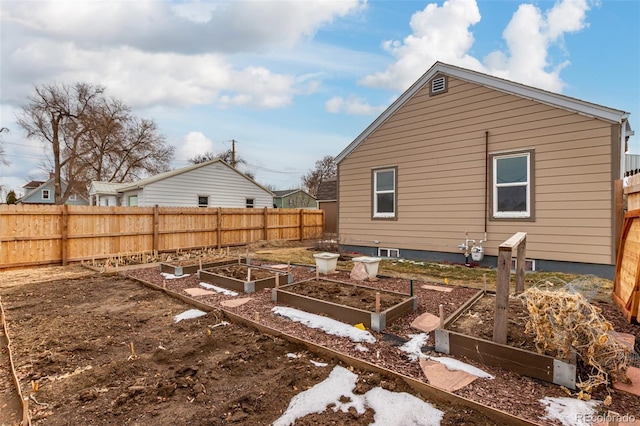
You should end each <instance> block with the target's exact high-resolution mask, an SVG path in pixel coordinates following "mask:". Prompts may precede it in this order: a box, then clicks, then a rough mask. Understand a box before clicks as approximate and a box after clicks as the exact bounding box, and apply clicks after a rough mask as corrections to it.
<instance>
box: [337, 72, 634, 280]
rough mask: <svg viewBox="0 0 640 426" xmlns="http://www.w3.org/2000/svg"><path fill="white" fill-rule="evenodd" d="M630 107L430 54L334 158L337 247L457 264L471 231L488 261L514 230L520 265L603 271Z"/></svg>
mask: <svg viewBox="0 0 640 426" xmlns="http://www.w3.org/2000/svg"><path fill="white" fill-rule="evenodd" d="M594 83H595V81H594ZM628 116H629V114H628V113H626V112H624V111H620V110H616V109H612V108H607V107H604V106H600V105H596V104H592V103H589V102H585V101H582V100H579V99H575V98H570V97H567V96H563V95H559V94H555V93H551V92H547V91H544V90H541V89H537V88H535V87H530V86H525V85H523V84H519V83H515V82H512V81H507V80H503V79H501V78H497V77H493V76H490V75H486V74H482V73H478V72H475V71H470V70H467V69H463V68H459V67H455V66H451V65H447V64H443V63H440V62H438V63H436V64H434V65H433V67H431V68H430V69H429V70H428V71H427V72H426V73H425V74H424V75H423V76H422V77H421V78H420V79H419V80H418V81H417V82H416V83H415V84H413V85H412V86H411V87H410V88H409V89H408V90H407V91H406V92H405V93H403V94H402V95H401V96H400V97H399V98H398V99H397V100H396V101H395V102H394V103H393V104H392V105H391V106H390V107H389V108H387V110H386V111H384V112H383V113H382V115H380V116H379V117H378V118H377V119H376V120H375V121H374V122H373V123H372V124H371V125H370V126H369V127H367V128H366V129H365V130H364V132H363V133H361V134H360V135H359V136H358V137H357V138H356V139H355V140H354V141H353V142H352V143H351V144H350V145H349V146H347V147H346V148H345V149H344V150H343V151H342V152H341V153H340V154H339V155H338V156H337V157H336V162H337V163H338V203H339V205H338V216H339V220H338V233H339V238H340V244H341V247H342V248H343V249H345V250H347V251H355V252H360V253H365V254H370V255H379V256H401V257H407V258H414V259H424V260H434V261H445V262H447V261H448V262H454V263H464V260H465V259H464V255H463V251H462V249H460V245H461V244H464V243H465V233H467V232H468V235H469V238H470V239H474V240H476V242H478V243H479V242H480V240H481V239H482V240H484V239H488V241H486V242H483V244H482V245H483V248H484V250H485V256H484V259H483V260H482V262H481V264H482V265H484V266H495V265H496V263H497V255H498V246H499V245H500V244H501V243H502V242H504V241H505V240H507V239H508V238H509V237H510V236H512V235H513V234H514V233H516V232H519V231H522V232H526V233H527V240H526V254H527V258H528V259H529V261H528V262H527V263H528V266H530V267H534V268H535V269H537V270H553V271H565V272H579V273H593V274H597V275H600V276H606V277H609V278H611V277H612V276H613V273H614V266H615V262H616V249H617V245H616V244H617V243H616V241H617V239H618V238H619V235H618V233H619V231H616V230H619V229H620V227H621V219H622V212H621V208H619V207H618V208H616V205H615V202H614V199H615V198H616V196H617V195H618V193H619V192H620V191H618V190H616V189H615V188H616V187H618V185H619V182H616V181H617V180H619V179H622V175H623V173H624V150H625V144H626V142H627V139H628V137H629V136H631V135H633V132H632V131H631V128H630V127H629V123H628V121H627V119H628ZM614 195H615V196H614ZM620 204H621V203H620ZM485 235H486V237H485Z"/></svg>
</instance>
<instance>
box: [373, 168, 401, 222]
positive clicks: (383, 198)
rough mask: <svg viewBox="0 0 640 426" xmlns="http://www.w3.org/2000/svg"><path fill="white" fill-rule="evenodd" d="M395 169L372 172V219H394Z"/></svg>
mask: <svg viewBox="0 0 640 426" xmlns="http://www.w3.org/2000/svg"><path fill="white" fill-rule="evenodd" d="M396 201H397V200H396V168H393V169H380V170H374V171H373V218H374V219H395V218H396Z"/></svg>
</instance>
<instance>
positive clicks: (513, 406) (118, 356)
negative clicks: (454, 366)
mask: <svg viewBox="0 0 640 426" xmlns="http://www.w3.org/2000/svg"><path fill="white" fill-rule="evenodd" d="M252 263H253V262H252ZM258 263H260V262H256V264H258ZM291 269H292V272H293V273H294V276H295V281H302V280H309V279H313V278H315V271H313V269H310V268H305V267H301V266H296V265H292V268H291ZM125 275H126V276H125ZM128 277H131V278H128ZM134 279H137V280H143V281H145V282H147V283H151V284H155V285H157V286H158V287H162V286H163V285H165V286H166V287H167V288H168V289H170V290H172V291H175V292H178V293H181V294H185V295H186V294H187V293H186V292H185V289H188V288H193V287H198V284H199V280H198V279H197V276H196V275H193V274H192V275H190V276H185V277H183V278H180V279H175V280H167V279H165V278H164V277H163V276H162V275H161V274H160V273H159V269H158V267H157V265H155V266H153V265H149V266H148V267H144V268H141V269H133V270H130V271H121V272H120V275H116V276H107V275H104V274H100V273H96V272H93V271H88V270H87V269H84V268H81V267H78V266H73V267H67V268H61V267H54V268H38V269H30V270H24V271H12V272H11V273H1V274H0V296H1V297H2V304H3V306H4V307H5V310H6V313H7V321H8V322H9V325H10V334H11V337H12V346H13V351H14V356H15V359H16V363H17V371H18V375H19V378H20V381H21V383H22V390H23V392H24V394H25V395H31V400H30V405H29V406H30V409H31V414H32V416H33V419H34V424H36V425H40V424H42V425H62V424H64V425H67V424H91V425H103V424H104V425H107V424H109V425H111V424H118V425H120V424H122V425H147V424H171V425H182V424H185V425H186V424H190V425H192V424H211V425H225V424H242V425H245V424H246V425H254V424H255V425H257V424H270V423H271V422H273V421H274V420H275V419H277V418H278V417H279V416H280V415H281V414H282V413H283V412H284V410H286V408H287V405H288V403H289V401H290V400H291V398H292V397H293V396H294V395H296V394H298V393H300V392H301V391H303V390H305V389H307V388H309V387H310V386H313V385H314V384H316V383H318V382H320V381H322V380H323V379H324V378H326V377H327V375H328V374H329V372H330V371H331V368H332V367H333V366H335V365H336V364H337V363H338V362H337V361H336V360H333V359H323V358H321V357H318V356H316V355H314V354H312V353H310V352H308V351H307V350H305V349H304V348H302V347H300V346H296V345H294V344H292V343H289V342H288V341H286V340H283V339H281V338H277V337H273V336H270V335H266V334H263V333H260V332H257V331H256V330H254V329H252V328H246V327H243V326H240V325H238V324H228V325H221V324H222V323H223V321H225V320H226V319H227V318H225V317H224V315H223V314H222V313H221V312H220V311H218V310H214V311H213V312H211V313H209V314H207V315H206V316H203V317H199V318H196V319H192V320H185V321H181V322H178V323H175V322H174V319H173V318H174V316H175V315H177V314H179V313H181V312H184V311H186V310H187V309H191V308H192V307H191V306H190V305H187V304H185V303H183V302H179V301H176V300H175V299H173V298H170V297H169V296H167V295H165V294H164V293H162V292H160V291H155V290H153V289H150V288H148V287H145V286H142V285H141V284H140V283H139V282H136V281H135V280H134ZM331 279H332V280H336V281H341V282H347V283H354V284H355V283H359V284H364V285H367V286H371V287H374V288H379V289H381V290H389V291H395V292H399V293H405V294H406V293H408V292H409V289H410V288H411V287H410V286H411V285H414V290H415V294H416V295H417V296H418V310H417V311H416V312H414V313H412V314H409V315H406V316H404V317H402V318H400V319H398V320H397V321H395V322H394V323H393V324H392V326H391V327H390V328H389V330H388V332H385V333H375V337H376V339H377V342H376V343H375V344H370V345H365V346H367V348H366V351H361V349H358V348H357V346H358V345H354V344H353V342H351V341H349V339H346V338H336V337H334V336H328V335H326V334H325V333H323V332H322V331H317V330H311V329H309V328H308V327H306V326H304V325H301V324H298V323H292V322H291V321H289V320H287V319H285V318H282V317H278V316H276V315H273V313H272V312H271V308H272V307H273V306H274V304H273V303H272V301H271V291H270V289H266V290H264V291H261V292H257V293H252V294H244V295H240V296H238V297H239V298H247V299H250V300H249V301H248V302H247V303H246V304H243V305H239V306H235V307H230V308H227V309H228V310H229V311H230V312H233V313H234V314H236V315H240V316H243V317H245V318H250V319H252V320H255V321H257V322H259V323H260V324H262V325H266V326H269V327H272V328H275V329H278V330H282V331H283V332H286V333H288V334H291V335H294V336H299V337H302V338H305V339H306V340H309V341H311V342H314V343H316V344H320V345H324V346H326V347H328V348H331V349H334V350H337V351H340V352H342V353H345V354H348V355H351V356H354V357H357V358H359V359H362V360H364V361H368V362H370V363H373V364H376V365H380V366H382V367H385V368H388V369H390V370H394V371H398V372H400V373H402V374H404V375H405V376H408V377H412V378H415V379H418V380H422V381H424V380H425V379H424V376H423V373H422V371H421V370H420V368H419V367H418V366H417V365H416V364H417V363H415V362H414V363H411V362H409V361H408V360H407V357H406V354H405V353H403V352H401V351H399V350H398V346H399V345H401V344H402V343H404V342H405V341H407V340H408V339H409V338H410V336H411V334H413V333H417V332H419V331H418V330H416V329H413V328H412V327H411V326H410V324H411V322H412V321H413V320H414V319H415V318H416V317H417V316H418V315H420V314H422V313H424V312H431V313H435V314H437V313H438V309H439V306H440V305H442V306H443V309H444V313H445V316H449V315H451V314H452V313H453V312H454V311H455V310H456V309H457V308H458V307H460V306H461V305H462V304H463V303H464V302H465V301H467V300H468V299H469V298H470V297H471V296H473V295H474V294H475V293H476V292H477V291H478V290H477V289H472V288H464V287H459V286H448V287H449V288H448V289H447V290H450V291H448V292H443V291H439V290H434V289H433V288H432V286H433V285H435V284H438V283H434V282H429V281H428V280H425V281H420V280H419V277H413V276H412V279H408V278H402V277H393V278H391V277H385V278H384V279H380V280H378V281H373V282H365V283H362V282H356V281H355V280H351V279H350V278H349V272H348V271H344V270H343V271H339V272H338V273H337V274H336V275H333V276H331ZM414 281H415V282H414ZM440 284H441V283H440ZM230 299H232V298H231V297H230V296H226V295H222V294H220V293H215V294H209V295H203V296H200V297H198V301H199V302H202V303H206V304H208V305H211V306H214V307H217V306H220V304H221V303H222V302H223V301H227V300H230ZM513 303H515V304H513ZM513 303H512V305H511V306H512V308H511V309H512V311H511V312H513V315H511V314H510V318H511V319H512V321H511V322H510V331H509V336H510V344H513V345H515V346H519V347H523V348H527V345H529V346H530V347H533V346H532V338H531V336H527V335H524V334H522V333H521V330H523V329H524V327H523V326H522V327H521V324H522V323H521V322H520V321H519V320H520V319H523V318H524V315H525V312H524V309H522V306H521V304H520V303H519V302H513ZM598 303H599V306H600V307H601V308H602V309H603V312H604V313H605V316H606V317H607V319H609V320H610V321H611V322H612V323H613V324H614V329H615V330H616V331H621V332H629V333H632V334H635V335H638V334H640V326H638V325H637V324H628V323H626V321H625V320H624V318H622V315H621V314H620V313H619V311H618V310H617V308H616V307H615V306H614V305H613V304H611V303H607V302H603V301H601V300H600V301H599V302H598ZM464 321H467V322H466V325H464ZM457 324H458V325H457V326H458V327H462V328H460V329H458V330H457V331H463V332H465V334H472V335H479V336H480V337H482V336H483V333H485V334H487V336H485V337H489V338H490V336H491V334H492V325H493V304H492V303H490V301H487V298H485V299H482V300H481V301H480V302H479V303H478V304H476V306H475V307H474V310H472V311H470V312H469V313H467V314H465V315H463V316H462V317H461V319H460V321H459V322H458V323H457ZM518 333H520V334H518ZM433 344H434V342H433V340H432V338H430V340H429V341H428V342H427V346H426V347H425V348H423V351H427V353H428V354H434V355H436V356H438V355H440V354H435V353H433V352H429V351H430V349H432V348H433V346H432V345H433ZM5 352H6V351H5ZM2 353H3V348H2V347H1V346H0V354H2ZM291 354H295V355H296V356H295V357H293V356H291ZM311 360H313V361H320V362H324V363H327V364H328V365H327V367H323V368H318V367H316V366H315V365H314V364H312V363H311V362H310V361H311ZM3 363H4V360H3V362H2V363H0V424H2V425H4V424H7V425H14V424H16V423H15V418H16V416H15V414H14V416H13V417H11V415H10V414H11V410H10V408H11V405H10V404H11V400H10V398H9V394H10V393H11V392H10V389H11V383H10V380H9V378H8V375H7V374H4V373H5V372H7V370H6V369H3V368H4V365H3ZM476 366H477V367H479V368H482V369H483V370H485V371H487V372H489V373H490V374H493V375H494V376H495V380H486V379H480V380H476V382H474V383H472V384H471V385H469V386H467V387H466V388H463V389H461V390H459V391H457V392H456V394H457V395H459V396H462V397H465V398H468V399H471V400H474V401H477V402H480V403H482V404H485V405H488V406H491V407H494V408H496V409H499V410H502V411H506V412H508V413H511V414H513V415H516V416H519V417H522V418H525V419H528V420H531V421H535V422H540V423H548V422H545V421H544V420H541V417H542V416H543V415H544V410H543V408H542V407H541V406H540V404H539V403H538V400H539V399H541V398H542V397H544V396H555V397H560V396H567V395H566V394H565V393H564V392H563V391H562V390H561V389H560V388H559V387H558V386H555V385H550V384H546V383H542V382H538V381H535V380H533V379H529V378H527V377H523V376H519V375H516V374H513V373H509V372H506V371H504V370H501V369H499V368H491V367H486V366H483V365H476ZM355 371H356V372H357V373H358V374H359V376H360V379H359V384H358V392H362V393H364V392H366V391H367V390H369V389H370V388H371V387H373V386H382V387H383V388H385V389H389V390H393V391H397V392H399V391H402V392H408V393H411V394H414V395H416V394H415V392H414V391H412V390H411V389H409V388H408V387H407V385H406V384H405V383H404V382H402V381H397V380H393V379H392V378H390V377H383V376H380V375H379V374H372V373H366V372H362V371H358V370H355ZM36 383H37V386H38V390H37V392H34V393H31V391H32V389H33V386H34V385H35V384H36ZM514 389H517V390H518V398H513V392H514ZM606 394H607V391H603V392H601V393H600V394H596V395H594V397H596V398H598V399H603V398H604V396H606ZM612 396H613V405H612V407H611V408H612V409H613V410H614V411H618V412H620V413H628V414H632V415H636V416H638V415H639V414H640V398H637V397H633V396H629V395H628V394H624V393H621V392H615V391H614V392H612ZM423 399H424V398H423ZM5 404H6V405H5ZM14 404H15V401H14ZM434 405H435V406H436V407H437V408H439V409H441V410H443V411H445V412H446V413H447V414H446V417H445V421H444V422H443V424H487V425H488V424H495V422H494V421H491V420H489V419H487V418H486V417H484V416H483V415H481V414H480V413H479V412H475V411H473V410H470V409H468V408H463V407H460V406H455V405H450V404H445V405H443V404H442V403H434ZM372 419H373V413H372V412H371V410H368V411H367V412H366V413H365V414H364V415H357V413H355V412H349V413H340V412H338V413H334V412H333V411H332V410H328V411H326V412H324V413H321V414H314V415H310V416H307V417H305V418H304V419H299V421H298V422H297V423H296V424H298V425H325V424H336V425H352V424H353V425H360V424H362V425H364V424H370V423H371V422H372Z"/></svg>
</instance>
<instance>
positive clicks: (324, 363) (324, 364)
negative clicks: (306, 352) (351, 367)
mask: <svg viewBox="0 0 640 426" xmlns="http://www.w3.org/2000/svg"><path fill="white" fill-rule="evenodd" d="M310 361H311V364H313V365H315V366H316V367H326V366H327V365H329V364H327V363H326V362H318V361H314V360H310Z"/></svg>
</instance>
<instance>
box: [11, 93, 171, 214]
mask: <svg viewBox="0 0 640 426" xmlns="http://www.w3.org/2000/svg"><path fill="white" fill-rule="evenodd" d="M104 91H105V89H104V87H102V86H94V85H91V84H87V83H74V84H73V85H66V84H44V85H41V86H36V87H35V94H34V95H33V96H31V97H29V98H28V99H29V103H28V104H27V105H24V106H23V107H22V112H21V113H20V114H19V115H18V124H19V125H20V127H22V128H23V129H24V131H25V133H26V135H27V137H28V138H34V139H39V140H41V141H42V142H44V143H45V144H46V145H50V147H51V152H50V154H51V155H50V157H49V158H48V161H49V164H47V169H48V170H53V174H54V183H55V200H56V203H57V204H63V203H64V202H65V201H66V200H67V199H68V198H69V196H70V195H71V194H73V193H78V192H84V191H85V190H86V187H87V185H88V183H89V182H90V181H91V180H108V181H116V182H126V181H128V180H133V179H135V178H138V177H141V175H143V174H147V173H148V174H155V173H158V172H160V171H165V170H168V169H169V163H170V161H171V158H172V156H173V151H174V148H173V147H170V146H167V145H166V143H165V141H164V138H163V137H162V136H161V135H160V134H159V133H158V128H157V125H156V124H155V122H153V121H152V120H145V119H140V118H138V117H135V116H133V115H132V114H131V110H130V108H129V107H127V106H126V105H124V104H122V102H120V101H118V100H113V99H111V100H109V99H107V98H105V96H104ZM62 179H64V180H66V182H67V187H66V189H65V191H64V193H63V192H62Z"/></svg>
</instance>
